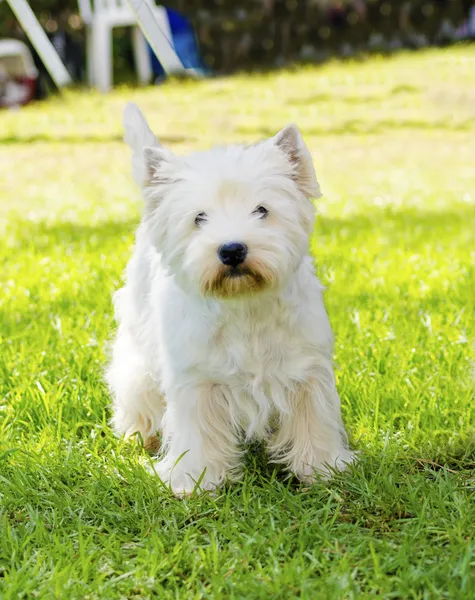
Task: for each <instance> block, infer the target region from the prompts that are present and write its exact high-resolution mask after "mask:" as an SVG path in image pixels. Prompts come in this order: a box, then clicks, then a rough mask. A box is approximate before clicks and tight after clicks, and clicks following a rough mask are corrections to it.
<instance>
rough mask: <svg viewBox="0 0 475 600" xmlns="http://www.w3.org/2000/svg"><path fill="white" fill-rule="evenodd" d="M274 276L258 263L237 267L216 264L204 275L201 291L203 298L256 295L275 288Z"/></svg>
mask: <svg viewBox="0 0 475 600" xmlns="http://www.w3.org/2000/svg"><path fill="white" fill-rule="evenodd" d="M276 283H277V277H276V274H275V273H274V272H273V271H272V269H271V268H270V267H269V266H268V265H265V264H264V263H261V262H260V261H257V260H253V261H246V262H245V263H244V264H242V265H239V266H237V267H227V266H225V265H221V264H218V265H216V266H215V267H214V268H212V269H210V270H209V271H208V272H206V273H205V274H204V276H203V277H202V279H201V291H202V293H203V294H204V295H205V296H215V297H217V298H235V297H239V296H249V295H253V294H257V293H259V292H261V291H264V290H266V289H269V288H272V287H275V285H276Z"/></svg>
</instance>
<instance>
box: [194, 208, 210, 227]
mask: <svg viewBox="0 0 475 600" xmlns="http://www.w3.org/2000/svg"><path fill="white" fill-rule="evenodd" d="M206 217H207V214H206V213H204V212H200V213H198V214H197V215H196V217H195V225H196V227H201V225H203V223H206Z"/></svg>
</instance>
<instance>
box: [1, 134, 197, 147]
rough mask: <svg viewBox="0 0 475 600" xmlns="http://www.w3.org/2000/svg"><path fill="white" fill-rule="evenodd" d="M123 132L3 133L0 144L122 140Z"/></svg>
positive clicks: (171, 140)
mask: <svg viewBox="0 0 475 600" xmlns="http://www.w3.org/2000/svg"><path fill="white" fill-rule="evenodd" d="M193 139H194V138H190V137H184V136H179V135H176V136H162V135H161V136H160V141H161V142H162V143H164V144H183V143H185V142H189V141H191V140H193ZM123 140H124V138H123V134H118V133H117V134H110V135H108V134H104V135H87V134H86V135H78V134H74V135H62V134H56V133H51V132H50V133H37V134H34V135H22V136H14V135H5V136H0V146H12V145H15V144H19V145H21V144H35V143H42V144H45V143H46V144H97V143H101V144H104V143H110V142H121V143H122V142H123Z"/></svg>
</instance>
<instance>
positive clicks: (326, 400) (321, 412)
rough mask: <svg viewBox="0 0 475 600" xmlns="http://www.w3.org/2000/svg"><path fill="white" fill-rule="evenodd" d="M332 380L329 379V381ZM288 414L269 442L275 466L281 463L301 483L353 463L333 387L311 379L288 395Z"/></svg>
mask: <svg viewBox="0 0 475 600" xmlns="http://www.w3.org/2000/svg"><path fill="white" fill-rule="evenodd" d="M328 379H330V380H331V379H332V377H330V378H328ZM289 404H290V406H291V412H290V413H289V414H283V415H282V416H281V420H280V427H279V429H278V431H277V432H276V434H275V435H274V437H273V438H271V440H270V441H269V452H270V455H271V457H272V459H273V460H274V462H279V463H284V464H286V465H287V467H288V468H289V470H290V471H292V473H294V474H295V475H296V476H297V477H298V478H299V479H300V480H301V481H304V482H307V483H311V482H313V481H314V480H315V475H316V474H320V475H323V476H328V475H329V473H330V471H329V469H328V467H333V468H337V469H340V470H343V469H344V468H345V467H346V465H347V464H348V463H350V462H352V460H353V453H352V452H351V451H350V450H349V449H348V446H347V439H346V433H345V430H344V428H343V424H342V422H341V418H340V400H339V397H338V393H337V391H336V389H335V387H334V385H333V384H332V383H331V382H330V381H329V382H328V383H327V384H323V383H322V382H321V381H319V380H317V379H314V380H310V381H308V382H306V383H298V384H297V385H296V388H294V389H293V390H292V391H289Z"/></svg>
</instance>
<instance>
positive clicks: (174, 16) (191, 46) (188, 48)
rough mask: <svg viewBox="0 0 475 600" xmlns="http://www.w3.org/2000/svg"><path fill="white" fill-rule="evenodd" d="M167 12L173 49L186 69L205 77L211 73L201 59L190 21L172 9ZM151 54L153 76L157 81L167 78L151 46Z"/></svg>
mask: <svg viewBox="0 0 475 600" xmlns="http://www.w3.org/2000/svg"><path fill="white" fill-rule="evenodd" d="M165 10H166V11H167V17H168V23H169V25H170V31H171V34H172V41H173V47H174V49H175V52H176V53H177V55H178V58H179V59H180V60H181V62H182V63H183V66H184V67H185V69H194V70H195V71H197V72H199V73H201V74H203V75H204V74H207V73H209V69H208V68H207V67H206V65H205V63H204V62H203V60H202V58H201V55H200V50H199V48H198V42H197V40H196V35H195V32H194V30H193V27H192V25H191V23H190V21H189V20H188V19H187V18H186V17H184V16H183V15H182V14H181V13H179V12H177V11H176V10H172V9H171V8H166V9H165ZM149 52H150V57H151V61H152V71H153V74H154V75H155V77H156V78H157V79H162V78H165V77H166V73H165V71H164V69H163V67H162V65H161V64H160V61H159V60H158V58H157V57H156V56H155V54H154V52H153V50H152V48H151V47H150V46H149Z"/></svg>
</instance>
